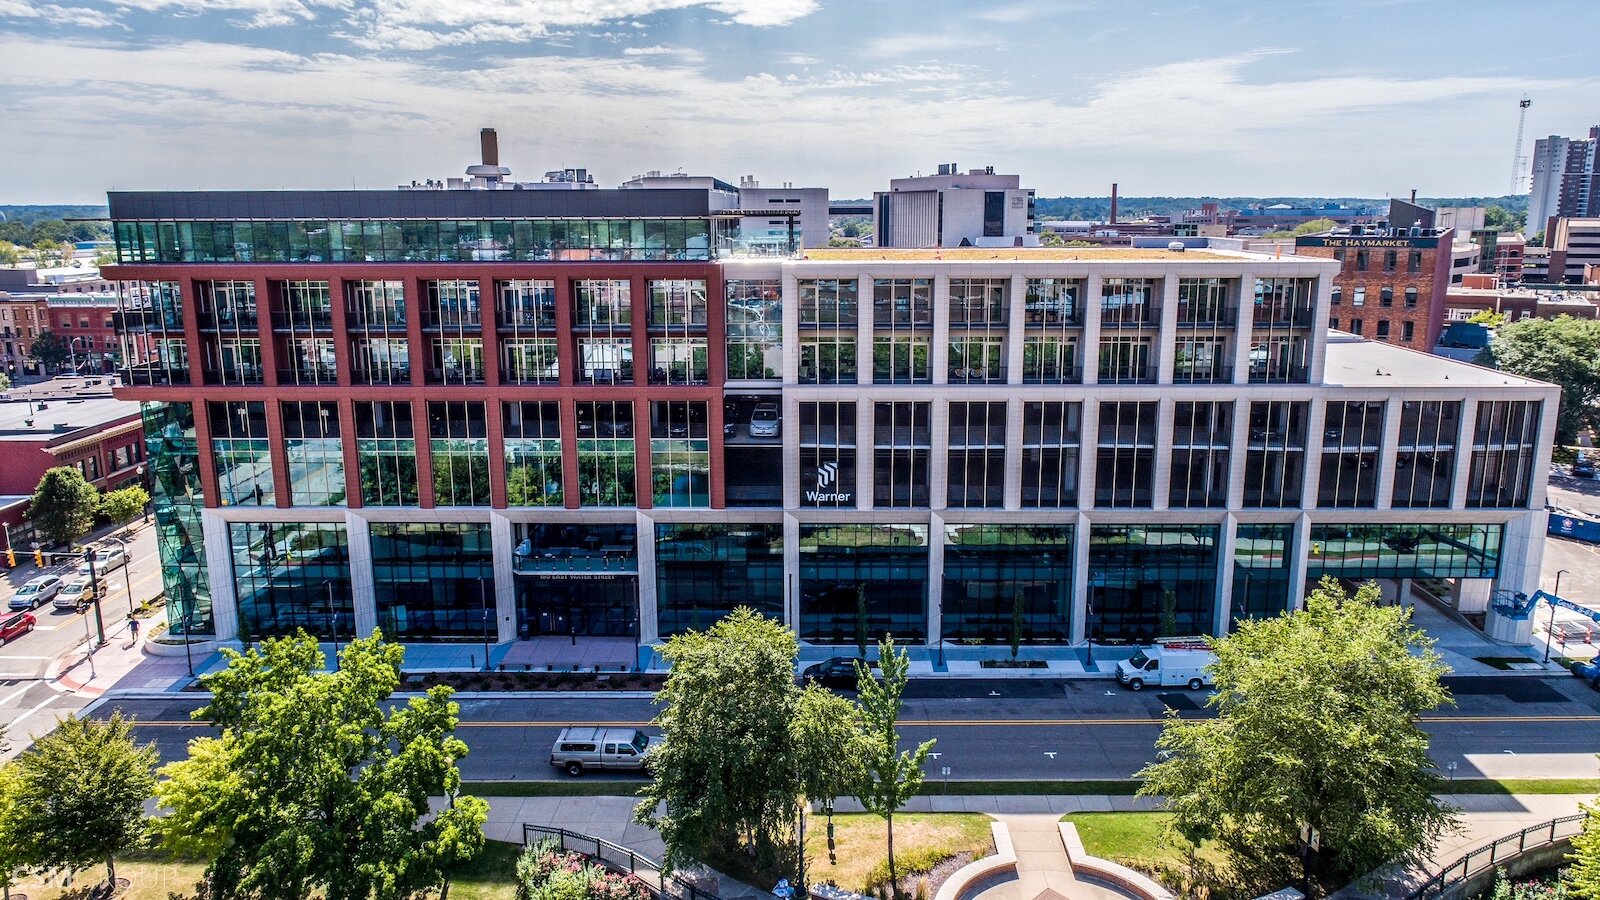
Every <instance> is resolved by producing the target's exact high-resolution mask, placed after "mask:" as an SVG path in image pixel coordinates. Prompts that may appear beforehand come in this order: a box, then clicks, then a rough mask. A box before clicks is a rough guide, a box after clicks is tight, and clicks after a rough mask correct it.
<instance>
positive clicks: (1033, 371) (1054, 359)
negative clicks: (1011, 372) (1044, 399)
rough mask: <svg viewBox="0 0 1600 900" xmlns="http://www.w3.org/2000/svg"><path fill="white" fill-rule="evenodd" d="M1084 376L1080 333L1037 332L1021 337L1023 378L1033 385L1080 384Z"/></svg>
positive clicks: (1030, 332)
mask: <svg viewBox="0 0 1600 900" xmlns="http://www.w3.org/2000/svg"><path fill="white" fill-rule="evenodd" d="M1082 377H1083V372H1082V369H1081V368H1080V365H1079V362H1078V337H1077V335H1062V334H1049V333H1038V332H1034V331H1029V332H1027V333H1026V334H1024V335H1023V336H1022V380H1023V381H1024V382H1028V383H1033V384H1077V383H1078V381H1079V380H1080V379H1081V378H1082Z"/></svg>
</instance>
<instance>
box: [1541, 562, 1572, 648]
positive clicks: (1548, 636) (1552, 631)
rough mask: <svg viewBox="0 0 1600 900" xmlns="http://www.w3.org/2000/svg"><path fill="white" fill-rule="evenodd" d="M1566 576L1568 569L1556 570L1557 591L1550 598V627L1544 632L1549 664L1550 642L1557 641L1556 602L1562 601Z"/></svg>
mask: <svg viewBox="0 0 1600 900" xmlns="http://www.w3.org/2000/svg"><path fill="white" fill-rule="evenodd" d="M1565 574H1567V570H1566V569H1558V570H1556V589H1555V592H1554V593H1552V594H1551V595H1550V597H1551V600H1550V625H1549V626H1548V627H1546V628H1545V632H1544V661H1545V662H1549V661H1550V642H1551V641H1552V640H1554V639H1555V635H1556V603H1555V602H1556V601H1557V600H1560V599H1561V576H1562V575H1565Z"/></svg>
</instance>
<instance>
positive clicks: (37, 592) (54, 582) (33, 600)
mask: <svg viewBox="0 0 1600 900" xmlns="http://www.w3.org/2000/svg"><path fill="white" fill-rule="evenodd" d="M60 590H61V578H60V576H57V575H40V576H39V577H38V578H35V579H33V580H32V581H29V582H28V583H27V584H25V585H23V586H22V587H20V588H17V593H16V595H15V596H13V597H12V598H11V602H10V603H8V604H6V605H7V606H9V607H11V609H12V610H13V611H17V610H24V609H37V608H39V607H40V606H43V605H44V604H46V603H48V602H50V601H51V600H52V599H54V598H55V595H56V593H57V592H58V591H60Z"/></svg>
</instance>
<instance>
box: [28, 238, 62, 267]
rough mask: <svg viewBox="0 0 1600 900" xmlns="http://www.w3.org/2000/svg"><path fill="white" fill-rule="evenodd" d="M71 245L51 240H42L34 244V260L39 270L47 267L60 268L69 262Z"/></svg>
mask: <svg viewBox="0 0 1600 900" xmlns="http://www.w3.org/2000/svg"><path fill="white" fill-rule="evenodd" d="M70 248H71V245H70V244H66V243H63V242H61V241H57V240H52V239H50V238H41V239H39V240H36V241H34V242H33V258H34V262H35V263H36V264H37V265H38V266H39V268H41V269H42V268H45V267H46V266H59V265H63V264H65V263H66V261H67V255H68V253H69V252H70Z"/></svg>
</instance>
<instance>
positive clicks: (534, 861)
mask: <svg viewBox="0 0 1600 900" xmlns="http://www.w3.org/2000/svg"><path fill="white" fill-rule="evenodd" d="M516 878H517V900H650V890H649V888H648V887H647V886H646V885H645V884H644V882H642V881H640V880H639V879H638V878H636V877H634V876H632V875H626V876H624V875H617V874H615V873H613V872H609V871H607V870H606V869H605V868H604V867H603V866H599V865H596V864H594V863H592V862H590V861H589V860H588V859H587V858H586V857H584V856H583V855H582V854H578V853H571V852H567V851H564V850H562V849H561V846H560V844H559V843H557V841H556V840H555V839H554V838H549V839H546V840H543V841H540V842H539V843H537V844H533V845H531V846H529V847H528V848H527V849H526V850H524V851H522V855H521V856H520V857H518V858H517V875H516Z"/></svg>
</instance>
